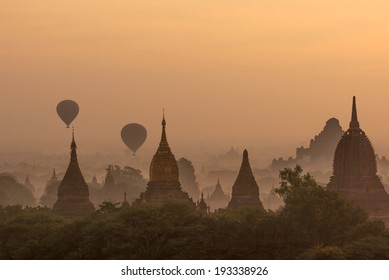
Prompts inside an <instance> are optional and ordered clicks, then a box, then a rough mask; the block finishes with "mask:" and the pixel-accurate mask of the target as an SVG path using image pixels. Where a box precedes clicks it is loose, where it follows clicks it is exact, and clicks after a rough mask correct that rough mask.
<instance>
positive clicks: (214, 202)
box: [206, 179, 230, 211]
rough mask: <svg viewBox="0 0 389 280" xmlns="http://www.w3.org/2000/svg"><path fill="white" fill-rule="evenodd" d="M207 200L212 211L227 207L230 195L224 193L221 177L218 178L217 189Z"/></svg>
mask: <svg viewBox="0 0 389 280" xmlns="http://www.w3.org/2000/svg"><path fill="white" fill-rule="evenodd" d="M206 201H207V203H208V204H209V206H210V208H211V211H213V210H216V209H219V208H226V207H227V205H228V202H229V201H230V197H229V196H228V195H226V194H225V193H224V191H223V189H222V186H221V184H220V180H219V179H217V184H216V186H215V190H214V191H213V192H212V194H211V195H208V198H207V200H206Z"/></svg>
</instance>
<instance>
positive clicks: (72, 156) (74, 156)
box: [70, 126, 77, 161]
mask: <svg viewBox="0 0 389 280" xmlns="http://www.w3.org/2000/svg"><path fill="white" fill-rule="evenodd" d="M72 129H73V131H72V143H71V144H70V160H71V161H74V160H77V144H76V141H75V140H74V126H73V127H72Z"/></svg>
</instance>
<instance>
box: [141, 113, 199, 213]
mask: <svg viewBox="0 0 389 280" xmlns="http://www.w3.org/2000/svg"><path fill="white" fill-rule="evenodd" d="M178 178H179V174H178V165H177V161H176V159H175V157H174V155H173V153H172V152H171V150H170V147H169V144H168V142H167V137H166V121H165V117H163V119H162V136H161V142H160V143H159V147H158V149H157V152H156V153H155V155H154V156H153V159H152V161H151V164H150V181H149V183H148V184H147V188H146V191H145V192H143V193H141V194H140V198H138V199H137V200H135V202H134V203H135V204H140V203H147V204H151V205H155V206H160V205H162V204H164V203H166V202H178V203H185V204H189V205H191V206H193V207H196V204H195V203H194V202H193V201H192V199H191V198H190V197H189V196H188V193H186V192H184V191H182V189H181V184H180V182H179V179H178Z"/></svg>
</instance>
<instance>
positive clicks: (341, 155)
mask: <svg viewBox="0 0 389 280" xmlns="http://www.w3.org/2000/svg"><path fill="white" fill-rule="evenodd" d="M327 187H328V189H330V190H334V191H336V192H337V193H339V194H340V195H341V196H342V197H344V198H346V199H350V200H353V201H354V202H356V203H357V204H358V205H359V206H361V207H362V208H364V209H365V210H366V211H367V212H368V213H369V214H370V215H372V216H386V215H388V214H389V195H388V194H387V193H386V191H385V188H384V186H383V184H382V182H381V180H380V178H379V177H378V175H377V162H376V157H375V153H374V149H373V146H372V144H371V142H370V140H369V138H368V137H367V136H366V134H365V132H364V131H363V130H362V129H361V128H360V126H359V122H358V117H357V107H356V100H355V96H354V97H353V104H352V113H351V122H350V127H349V129H348V130H347V131H346V132H345V133H344V134H343V136H342V138H341V139H340V141H339V143H338V145H337V147H336V150H335V155H334V162H333V176H332V177H331V179H330V182H329V183H328V185H327Z"/></svg>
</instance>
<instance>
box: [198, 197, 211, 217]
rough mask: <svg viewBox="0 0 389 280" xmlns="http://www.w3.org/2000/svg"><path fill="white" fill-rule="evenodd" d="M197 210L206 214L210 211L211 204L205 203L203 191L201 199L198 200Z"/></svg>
mask: <svg viewBox="0 0 389 280" xmlns="http://www.w3.org/2000/svg"><path fill="white" fill-rule="evenodd" d="M197 210H198V211H199V212H200V214H201V215H205V214H208V213H209V212H210V208H209V206H208V205H207V204H206V203H205V200H204V193H203V192H201V199H200V201H199V202H197Z"/></svg>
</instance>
